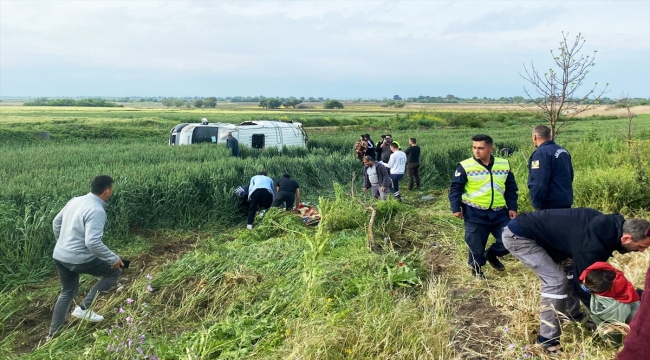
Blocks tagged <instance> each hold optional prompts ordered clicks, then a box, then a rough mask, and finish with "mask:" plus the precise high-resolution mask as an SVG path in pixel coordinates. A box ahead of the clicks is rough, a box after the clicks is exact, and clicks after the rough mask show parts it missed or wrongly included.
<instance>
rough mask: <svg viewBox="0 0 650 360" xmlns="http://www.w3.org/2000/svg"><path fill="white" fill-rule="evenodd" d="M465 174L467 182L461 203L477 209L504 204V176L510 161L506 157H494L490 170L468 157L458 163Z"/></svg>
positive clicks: (507, 171)
mask: <svg viewBox="0 0 650 360" xmlns="http://www.w3.org/2000/svg"><path fill="white" fill-rule="evenodd" d="M460 165H461V166H462V167H463V169H465V173H466V174H467V184H465V192H464V193H463V197H462V199H463V203H465V204H466V205H468V206H471V207H474V208H477V209H483V210H487V209H497V208H503V207H505V206H506V199H505V197H504V194H505V192H506V178H507V177H508V174H509V173H510V163H509V162H508V160H506V159H501V158H497V157H495V158H494V164H493V165H492V172H491V173H490V171H488V169H486V168H485V166H483V165H481V164H480V163H478V162H477V161H476V160H474V158H469V159H467V160H464V161H462V162H461V163H460Z"/></svg>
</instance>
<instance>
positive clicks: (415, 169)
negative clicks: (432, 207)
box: [407, 162, 420, 190]
mask: <svg viewBox="0 0 650 360" xmlns="http://www.w3.org/2000/svg"><path fill="white" fill-rule="evenodd" d="M407 171H408V172H407V175H408V177H409V190H413V180H415V184H416V186H417V188H418V189H419V188H420V163H419V162H417V163H411V164H408V165H407Z"/></svg>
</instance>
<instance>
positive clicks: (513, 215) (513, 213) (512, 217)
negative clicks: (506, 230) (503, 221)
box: [508, 210, 517, 220]
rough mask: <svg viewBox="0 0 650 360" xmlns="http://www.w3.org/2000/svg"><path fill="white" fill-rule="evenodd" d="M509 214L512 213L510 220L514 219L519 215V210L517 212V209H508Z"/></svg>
mask: <svg viewBox="0 0 650 360" xmlns="http://www.w3.org/2000/svg"><path fill="white" fill-rule="evenodd" d="M508 215H510V220H512V219H514V218H516V217H517V212H516V211H512V210H509V211H508Z"/></svg>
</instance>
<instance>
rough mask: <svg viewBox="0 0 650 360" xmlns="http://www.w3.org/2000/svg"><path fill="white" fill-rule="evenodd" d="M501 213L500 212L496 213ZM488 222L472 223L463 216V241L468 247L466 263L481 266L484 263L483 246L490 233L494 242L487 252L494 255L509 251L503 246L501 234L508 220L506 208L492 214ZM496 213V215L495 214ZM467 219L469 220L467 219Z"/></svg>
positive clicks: (505, 253)
mask: <svg viewBox="0 0 650 360" xmlns="http://www.w3.org/2000/svg"><path fill="white" fill-rule="evenodd" d="M472 211H490V212H495V211H494V210H477V209H472ZM496 213H502V214H496ZM492 215H493V216H491V219H490V222H489V223H487V224H485V223H473V222H471V219H467V218H465V242H466V243H467V246H468V247H469V258H468V262H467V263H468V264H469V265H470V266H474V264H476V265H478V266H483V265H485V263H486V259H485V256H484V255H483V252H484V251H485V246H486V245H487V241H488V238H489V236H490V234H492V236H494V238H495V240H496V242H495V243H494V244H492V245H491V246H490V247H489V248H488V249H487V252H488V253H490V254H493V255H495V256H505V255H508V254H509V253H510V252H509V251H508V250H507V249H506V248H505V246H503V240H502V238H501V235H502V233H503V228H505V227H506V226H507V225H508V223H509V222H510V217H509V215H508V210H507V209H502V210H498V211H496V212H495V214H492ZM495 215H496V216H495ZM468 220H469V221H468Z"/></svg>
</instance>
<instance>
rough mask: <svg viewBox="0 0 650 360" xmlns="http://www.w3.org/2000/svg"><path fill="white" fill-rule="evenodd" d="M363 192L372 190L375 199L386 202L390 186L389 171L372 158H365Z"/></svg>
mask: <svg viewBox="0 0 650 360" xmlns="http://www.w3.org/2000/svg"><path fill="white" fill-rule="evenodd" d="M363 166H364V168H363V191H364V192H366V191H368V189H370V192H371V194H372V196H373V197H374V198H375V199H382V200H386V190H387V189H388V186H389V185H390V175H389V174H388V169H386V167H385V166H384V165H383V164H381V163H378V162H375V160H374V159H373V158H372V157H370V156H366V157H364V158H363Z"/></svg>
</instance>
